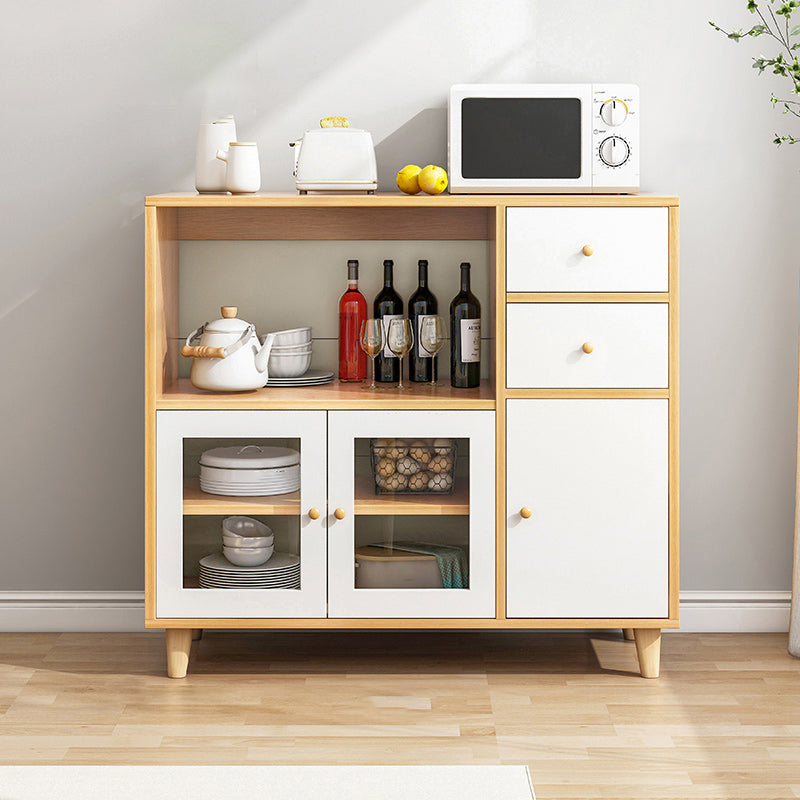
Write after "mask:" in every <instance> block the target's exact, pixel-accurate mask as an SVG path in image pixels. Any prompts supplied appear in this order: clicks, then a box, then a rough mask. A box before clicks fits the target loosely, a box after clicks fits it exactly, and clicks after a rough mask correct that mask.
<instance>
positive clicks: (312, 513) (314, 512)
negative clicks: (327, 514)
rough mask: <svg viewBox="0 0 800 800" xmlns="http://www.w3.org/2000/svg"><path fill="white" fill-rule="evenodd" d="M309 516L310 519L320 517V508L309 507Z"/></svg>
mask: <svg viewBox="0 0 800 800" xmlns="http://www.w3.org/2000/svg"><path fill="white" fill-rule="evenodd" d="M308 516H309V518H310V519H319V509H318V508H309V509H308Z"/></svg>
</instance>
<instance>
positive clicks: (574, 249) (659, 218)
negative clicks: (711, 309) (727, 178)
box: [506, 208, 669, 292]
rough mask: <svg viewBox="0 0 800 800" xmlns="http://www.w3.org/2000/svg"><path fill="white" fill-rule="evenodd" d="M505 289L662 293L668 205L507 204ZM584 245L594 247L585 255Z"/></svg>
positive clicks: (665, 273)
mask: <svg viewBox="0 0 800 800" xmlns="http://www.w3.org/2000/svg"><path fill="white" fill-rule="evenodd" d="M506 214H507V216H506V264H507V267H506V290H507V291H509V292H666V291H668V288H669V277H668V269H667V251H668V248H667V209H666V208H509V209H508V210H507V212H506ZM586 245H588V246H589V247H591V248H592V249H593V250H594V252H593V253H592V255H590V256H586V255H584V254H583V248H584V246H586Z"/></svg>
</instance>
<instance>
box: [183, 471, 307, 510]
mask: <svg viewBox="0 0 800 800" xmlns="http://www.w3.org/2000/svg"><path fill="white" fill-rule="evenodd" d="M183 513H184V514H187V515H201V514H292V515H295V514H297V515H299V514H300V492H299V491H297V492H291V493H290V494H276V495H268V496H265V497H227V496H224V495H217V494H206V493H205V492H203V491H201V490H200V480H199V479H198V478H187V479H186V480H184V482H183Z"/></svg>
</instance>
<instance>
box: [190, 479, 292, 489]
mask: <svg viewBox="0 0 800 800" xmlns="http://www.w3.org/2000/svg"><path fill="white" fill-rule="evenodd" d="M201 484H202V485H203V486H210V487H212V488H215V489H248V490H252V489H280V488H281V487H285V486H294V485H296V484H297V481H296V480H293V481H276V482H275V483H255V482H252V483H220V482H219V481H201Z"/></svg>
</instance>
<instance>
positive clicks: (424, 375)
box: [408, 260, 438, 383]
mask: <svg viewBox="0 0 800 800" xmlns="http://www.w3.org/2000/svg"><path fill="white" fill-rule="evenodd" d="M417 269H418V271H419V285H418V286H417V290H416V291H415V292H414V294H412V295H411V297H410V298H409V301H408V318H409V320H410V321H411V330H412V331H413V332H414V346H413V347H412V348H411V352H410V354H409V362H408V375H409V377H410V378H411V380H412V381H415V382H416V383H430V382H431V381H435V380H436V375H435V374H434V370H435V369H436V367H435V366H434V362H435V361H436V359H434V358H432V357H431V354H430V353H429V352H428V351H427V350H426V349H425V348H424V347H423V346H422V345H421V344H420V336H419V332H420V329H421V328H422V320H423V319H424V318H425V317H429V316H435V315H436V311H437V308H438V304H437V303H436V298H435V297H434V295H433V293H432V292H431V290H430V289H429V288H428V262H427V261H425V260H422V261H418V262H417Z"/></svg>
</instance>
